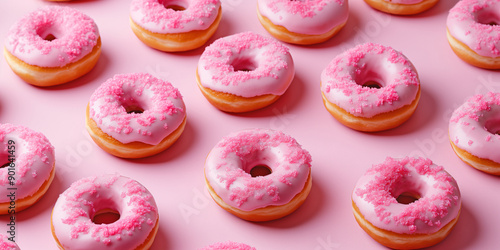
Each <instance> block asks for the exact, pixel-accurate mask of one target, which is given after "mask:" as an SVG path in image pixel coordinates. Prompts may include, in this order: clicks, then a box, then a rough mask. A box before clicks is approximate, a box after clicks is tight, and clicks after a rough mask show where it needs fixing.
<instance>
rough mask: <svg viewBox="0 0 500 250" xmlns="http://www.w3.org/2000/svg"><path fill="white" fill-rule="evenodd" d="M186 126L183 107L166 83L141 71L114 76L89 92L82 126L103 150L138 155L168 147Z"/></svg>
mask: <svg viewBox="0 0 500 250" xmlns="http://www.w3.org/2000/svg"><path fill="white" fill-rule="evenodd" d="M185 125H186V107H185V106H184V101H183V100H182V96H181V94H180V92H179V91H178V90H177V89H176V88H175V87H173V86H172V84H170V83H169V82H166V81H163V80H160V79H158V78H155V77H153V76H151V75H150V74H145V73H134V74H123V75H115V76H114V77H113V78H111V79H108V80H107V81H106V82H104V83H103V84H102V85H101V86H100V87H99V88H97V89H96V91H95V92H94V93H93V94H92V96H91V98H90V101H89V103H88V105H87V113H86V127H87V131H88V132H89V134H90V136H91V137H92V139H93V140H94V142H95V143H96V144H97V145H98V146H99V147H101V148H102V149H103V150H104V151H106V152H108V153H110V154H112V155H115V156H118V157H122V158H142V157H147V156H151V155H154V154H157V153H159V152H162V151H164V150H165V149H167V148H169V147H170V146H171V145H172V144H173V143H174V142H175V141H177V139H178V138H179V136H180V135H181V134H182V132H183V131H184V127H185Z"/></svg>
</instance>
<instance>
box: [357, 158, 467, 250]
mask: <svg viewBox="0 0 500 250" xmlns="http://www.w3.org/2000/svg"><path fill="white" fill-rule="evenodd" d="M352 207H353V212H354V217H355V218H356V221H357V222H358V223H359V225H360V226H361V228H363V230H365V231H366V232H367V233H368V234H369V235H370V236H371V237H372V238H373V239H375V240H376V241H378V242H379V243H380V244H382V245H384V246H387V247H390V248H394V249H417V248H424V247H429V246H432V245H435V244H437V243H439V242H440V241H442V240H443V239H444V238H445V237H446V236H447V235H448V234H449V233H450V231H451V230H452V229H453V227H454V226H455V223H456V222H457V220H458V216H459V214H460V208H461V196H460V190H459V189H458V186H457V183H456V181H455V179H453V177H452V176H451V175H450V174H448V172H446V171H445V170H444V169H443V167H441V166H437V165H435V164H433V163H432V161H431V160H429V159H424V158H410V157H406V158H403V159H392V158H390V157H387V159H386V160H385V161H384V162H383V163H382V164H378V165H374V166H373V167H371V168H370V169H368V171H367V172H366V173H365V174H364V175H363V176H362V177H361V178H360V179H359V180H358V182H357V184H356V187H355V188H354V191H353V193H352Z"/></svg>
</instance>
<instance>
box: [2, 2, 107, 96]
mask: <svg viewBox="0 0 500 250" xmlns="http://www.w3.org/2000/svg"><path fill="white" fill-rule="evenodd" d="M100 54H101V38H100V36H99V30H98V29H97V26H96V24H95V23H94V21H93V20H92V19H91V18H90V17H88V16H87V15H85V14H83V13H81V12H80V11H78V10H75V9H72V8H69V7H61V6H50V7H44V8H41V9H38V10H36V11H34V12H31V13H30V14H28V15H27V16H25V17H24V18H22V19H21V20H20V21H19V22H17V23H16V24H15V25H14V26H12V28H11V29H10V31H9V33H8V34H7V40H6V42H5V49H4V55H5V58H6V59H7V63H8V64H9V66H10V67H11V68H12V70H13V71H14V73H16V74H17V75H18V76H19V77H21V79H23V80H24V81H26V82H28V83H30V84H33V85H36V86H42V87H46V86H53V85H57V84H62V83H66V82H69V81H71V80H74V79H76V78H79V77H80V76H83V75H84V74H86V73H87V72H89V71H90V70H91V69H92V68H93V67H94V66H95V64H96V63H97V61H98V59H99V56H100Z"/></svg>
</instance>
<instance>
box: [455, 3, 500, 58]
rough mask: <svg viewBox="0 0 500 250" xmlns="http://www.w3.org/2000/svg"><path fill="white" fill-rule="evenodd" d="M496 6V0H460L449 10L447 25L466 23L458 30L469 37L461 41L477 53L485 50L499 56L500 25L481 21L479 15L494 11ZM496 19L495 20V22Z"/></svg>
mask: <svg viewBox="0 0 500 250" xmlns="http://www.w3.org/2000/svg"><path fill="white" fill-rule="evenodd" d="M498 7H500V3H499V1H497V0H462V1H459V2H458V3H457V4H456V5H455V6H454V7H453V8H452V9H451V10H450V12H449V15H448V21H447V23H448V25H449V26H450V25H457V27H460V26H458V25H459V24H461V23H464V24H466V25H465V27H464V29H463V30H460V32H463V34H465V37H469V39H468V40H467V42H465V41H462V42H465V43H466V44H467V45H468V46H469V47H470V49H472V50H474V51H476V52H478V54H484V53H480V52H479V51H481V50H485V51H487V52H488V53H489V54H491V55H494V57H498V56H500V50H499V49H500V26H498V25H489V24H484V23H481V22H480V20H481V19H480V18H481V17H480V16H479V15H480V14H484V15H488V13H495V12H497V9H498ZM498 21H499V20H496V22H497V23H498ZM454 30H455V29H454ZM450 32H451V31H450ZM451 35H453V33H452V34H451ZM457 35H458V34H457ZM484 55H486V54H484Z"/></svg>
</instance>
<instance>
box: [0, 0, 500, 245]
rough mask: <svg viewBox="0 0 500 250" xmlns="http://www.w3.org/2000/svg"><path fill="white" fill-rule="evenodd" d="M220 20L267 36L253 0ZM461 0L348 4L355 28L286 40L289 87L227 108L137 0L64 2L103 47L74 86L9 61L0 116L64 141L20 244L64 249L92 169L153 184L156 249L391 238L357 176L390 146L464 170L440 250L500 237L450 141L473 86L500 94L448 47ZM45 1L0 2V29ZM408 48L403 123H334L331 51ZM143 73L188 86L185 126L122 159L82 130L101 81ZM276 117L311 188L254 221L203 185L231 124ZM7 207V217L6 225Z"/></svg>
mask: <svg viewBox="0 0 500 250" xmlns="http://www.w3.org/2000/svg"><path fill="white" fill-rule="evenodd" d="M222 2H223V17H222V21H221V24H220V26H219V29H218V31H217V32H216V34H215V35H214V37H213V38H212V39H211V40H210V41H209V43H211V42H212V41H214V40H215V39H216V38H219V37H223V36H227V35H230V34H234V33H238V32H243V31H254V32H257V33H260V34H263V35H268V34H267V33H266V31H265V30H264V28H263V27H262V26H261V25H260V23H259V21H258V19H257V15H256V1H248V0H222ZM456 2H457V1H456V0H451V1H440V2H439V3H438V4H437V5H436V6H435V7H434V8H432V9H431V10H430V11H427V12H425V13H423V14H420V15H417V16H412V17H398V16H391V15H387V14H383V13H380V12H378V11H375V10H373V9H371V8H370V7H369V6H367V5H366V4H365V3H364V2H363V1H361V0H352V1H350V3H349V4H350V17H349V21H348V22H347V25H346V27H345V28H344V29H343V30H342V31H341V32H340V33H339V34H338V35H337V36H336V37H334V38H333V39H331V40H330V41H328V42H326V43H324V44H320V45H315V46H309V47H301V46H294V45H289V47H290V49H291V53H292V56H293V58H294V61H295V65H296V77H295V80H294V81H293V83H292V85H291V87H290V88H289V89H288V91H287V92H286V93H285V95H284V96H282V97H281V98H280V99H279V100H278V101H277V102H276V103H275V104H273V105H272V106H270V107H267V108H264V109H262V110H259V111H255V112H250V113H246V114H239V115H232V114H227V113H223V112H220V111H219V110H217V109H215V108H214V107H212V106H211V105H210V104H209V103H208V102H207V101H206V100H205V98H204V97H203V96H202V94H201V92H200V91H199V89H198V88H197V86H196V82H195V69H196V65H197V61H198V58H199V56H200V54H201V53H202V52H203V48H200V49H197V50H194V51H190V52H185V53H175V54H169V53H163V52H160V51H156V50H154V49H151V48H149V47H147V46H146V45H144V44H142V43H141V42H140V41H139V40H138V39H137V38H136V37H135V36H134V34H133V33H132V31H131V29H130V27H129V24H128V8H129V1H124V0H82V1H78V0H76V1H73V2H71V3H64V4H61V5H67V6H71V7H74V8H76V9H79V10H81V11H83V12H84V13H86V14H87V15H89V16H91V17H92V18H94V20H95V21H96V23H97V25H98V27H99V29H100V32H101V37H102V43H103V45H102V56H101V58H100V60H99V62H98V64H97V66H96V68H95V69H94V70H92V71H91V72H90V73H89V74H88V75H85V76H84V77H82V78H80V79H78V80H75V81H73V82H71V83H68V84H65V85H61V86H58V87H52V88H44V89H42V88H37V87H33V86H31V85H29V84H26V83H24V82H23V81H22V80H20V79H19V78H18V77H17V76H16V75H14V73H13V72H12V71H11V70H10V69H9V67H8V65H7V64H6V62H5V60H4V59H1V60H0V86H1V91H0V122H2V123H7V122H8V123H13V124H18V125H24V126H28V127H30V128H32V129H34V130H37V131H40V132H43V133H44V134H45V135H46V136H47V137H48V138H49V140H50V141H51V142H52V144H53V145H54V146H55V148H56V168H57V172H56V177H55V179H54V182H53V183H52V186H51V187H50V189H49V190H48V192H47V194H46V195H45V196H44V197H43V199H42V200H41V201H40V202H38V203H37V204H35V205H34V206H33V207H31V208H29V209H28V210H26V211H23V212H21V213H19V214H18V217H17V221H16V222H17V235H16V239H17V242H18V244H19V246H20V247H21V248H22V249H55V248H56V244H55V242H54V240H53V238H52V235H51V233H50V212H51V209H52V206H53V204H54V202H55V201H56V199H57V197H58V195H59V194H60V193H61V192H63V191H64V190H65V189H66V188H67V187H68V186H69V185H70V184H71V183H72V182H74V181H76V180H78V179H80V178H83V177H87V176H90V175H96V174H103V173H115V172H117V173H120V174H122V175H125V176H129V177H131V178H134V179H136V180H138V181H139V182H141V183H142V184H143V185H145V186H146V187H147V188H148V189H149V190H150V191H151V192H152V193H153V195H154V197H155V199H156V202H157V204H158V207H159V212H160V229H159V232H158V235H157V236H156V240H155V242H154V244H153V249H167V248H168V249H198V248H201V247H203V246H207V245H210V244H212V243H214V242H218V241H227V240H232V241H237V242H243V243H247V244H249V245H251V246H254V247H256V248H257V249H314V250H316V249H383V247H382V246H381V245H379V244H378V243H376V242H375V241H374V240H372V239H371V238H370V237H369V236H368V235H367V234H366V233H365V232H364V231H362V229H361V228H360V227H359V226H358V225H357V223H356V221H355V220H354V217H353V215H352V211H351V200H350V195H351V191H352V189H353V187H354V184H355V183H356V181H357V179H358V178H359V177H360V176H361V175H362V174H363V173H364V172H365V170H366V169H367V168H369V167H370V166H371V165H372V164H374V163H380V162H382V161H383V160H384V159H385V157H387V156H392V157H403V156H406V155H420V156H425V157H429V158H430V159H432V160H433V161H434V162H435V163H436V164H439V165H443V166H444V167H445V168H446V169H447V170H448V172H450V173H451V174H452V175H453V176H454V177H455V179H456V180H457V182H458V184H459V186H460V189H461V192H462V196H463V204H462V205H463V206H462V213H461V217H460V219H459V221H458V223H457V225H456V227H455V229H454V230H453V231H452V233H451V234H450V235H449V237H448V238H447V239H445V240H444V241H443V242H442V243H440V244H439V245H437V246H435V247H434V249H444V248H446V249H493V248H495V246H496V247H498V245H500V238H499V237H498V232H499V231H500V215H499V212H498V211H499V210H498V209H499V208H500V199H497V198H498V195H497V192H498V190H500V180H499V178H498V177H494V176H490V175H487V174H484V173H482V172H480V171H477V170H475V169H473V168H471V167H469V166H467V165H466V164H464V163H462V162H461V161H460V160H459V158H458V157H457V156H456V155H455V154H454V152H453V150H452V149H451V146H450V145H449V142H448V137H447V127H448V119H449V117H450V115H451V112H452V111H453V110H454V109H455V108H456V107H457V106H458V105H460V104H461V103H463V101H464V100H465V99H466V98H467V97H469V96H471V95H473V94H475V93H486V92H488V91H500V75H499V73H498V72H496V71H488V70H483V69H479V68H475V67H473V66H470V65H468V64H466V63H464V62H463V61H461V60H460V59H459V58H458V57H457V56H455V54H454V53H453V52H452V50H451V49H450V47H449V45H448V43H447V39H446V33H445V30H446V16H447V13H448V10H449V9H450V8H451V7H452V6H453V5H454V4H455V3H456ZM51 4H54V3H49V2H45V1H41V0H23V1H2V6H1V8H0V38H1V39H2V41H3V39H5V37H6V33H7V30H8V28H9V27H10V26H11V25H12V24H13V23H14V22H16V20H18V19H19V18H21V17H22V16H24V15H25V14H27V13H28V12H30V11H32V10H34V9H36V8H37V7H41V6H45V5H51ZM368 41H370V42H377V43H381V44H384V45H389V46H392V47H393V48H395V49H397V50H400V51H402V52H403V53H404V54H405V55H406V56H407V57H408V58H409V59H410V60H411V61H412V62H413V63H414V65H415V67H416V68H417V70H418V72H419V74H420V80H421V84H422V97H421V100H420V104H419V106H418V108H417V110H416V112H415V114H414V115H413V116H412V118H411V119H410V120H409V121H408V122H406V123H405V124H403V125H402V126H400V127H398V128H396V129H393V130H390V131H386V132H381V133H373V134H367V133H360V132H357V131H353V130H351V129H348V128H346V127H344V126H343V125H341V124H340V123H338V122H337V121H336V120H335V119H334V118H333V117H332V116H330V114H329V113H328V112H327V111H326V109H325V108H324V107H323V104H322V100H321V94H320V89H319V78H320V73H321V71H322V70H323V69H324V68H325V67H326V65H327V64H328V63H329V62H330V61H331V60H332V58H333V57H334V56H336V55H337V54H339V53H340V52H342V51H344V50H346V49H347V48H350V47H353V46H354V45H356V44H359V43H363V42H368ZM131 72H148V73H151V74H153V75H155V76H157V77H159V78H162V79H165V80H168V81H170V82H172V83H173V85H174V86H176V87H177V88H178V89H179V90H180V91H181V93H182V94H183V96H184V101H185V103H186V105H187V112H188V123H187V127H186V130H185V131H184V134H183V135H182V136H181V137H180V139H179V141H178V142H177V143H176V144H174V145H173V146H172V147H171V148H170V149H169V150H167V151H165V152H163V153H161V154H159V155H156V156H154V157H150V158H146V159H139V160H124V159H119V158H116V157H113V156H111V155H109V154H107V153H105V152H104V151H103V150H101V149H100V148H99V147H97V146H96V145H95V144H94V143H93V142H92V141H91V139H90V137H89V136H88V134H87V132H86V131H85V127H84V120H85V107H86V105H87V102H88V100H89V97H90V95H91V94H92V92H93V91H94V90H95V89H96V88H97V87H98V86H99V85H100V84H101V83H102V82H104V81H105V80H106V79H108V78H110V77H112V76H113V75H115V74H121V73H131ZM255 127H261V128H272V129H278V130H282V131H284V132H285V133H287V134H289V135H291V136H293V137H294V138H296V139H297V141H298V142H299V143H301V144H302V145H303V147H304V148H305V149H307V150H308V151H309V152H310V153H311V155H312V158H313V167H312V175H313V186H312V191H311V194H310V195H309V197H308V199H307V200H306V202H305V203H304V205H303V206H302V207H301V208H299V209H298V210H297V211H296V212H295V213H293V214H291V215H290V216H288V217H285V218H283V219H280V220H276V221H271V222H266V223H251V222H247V221H244V220H241V219H239V218H237V217H235V216H233V215H231V214H229V213H227V212H226V211H224V210H223V209H221V208H220V207H219V206H218V205H217V204H216V203H215V202H213V201H212V200H211V199H210V198H209V197H208V193H207V191H206V190H205V184H204V175H203V165H204V160H205V157H206V155H207V153H208V152H209V151H210V149H211V148H212V147H213V146H214V145H215V144H216V143H217V142H218V141H219V140H220V139H221V138H222V137H223V136H225V135H227V134H228V133H230V132H234V131H239V130H242V129H245V128H255ZM7 221H8V216H0V223H1V224H0V233H5V232H6V231H7V227H6V226H5V224H6V223H7Z"/></svg>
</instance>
